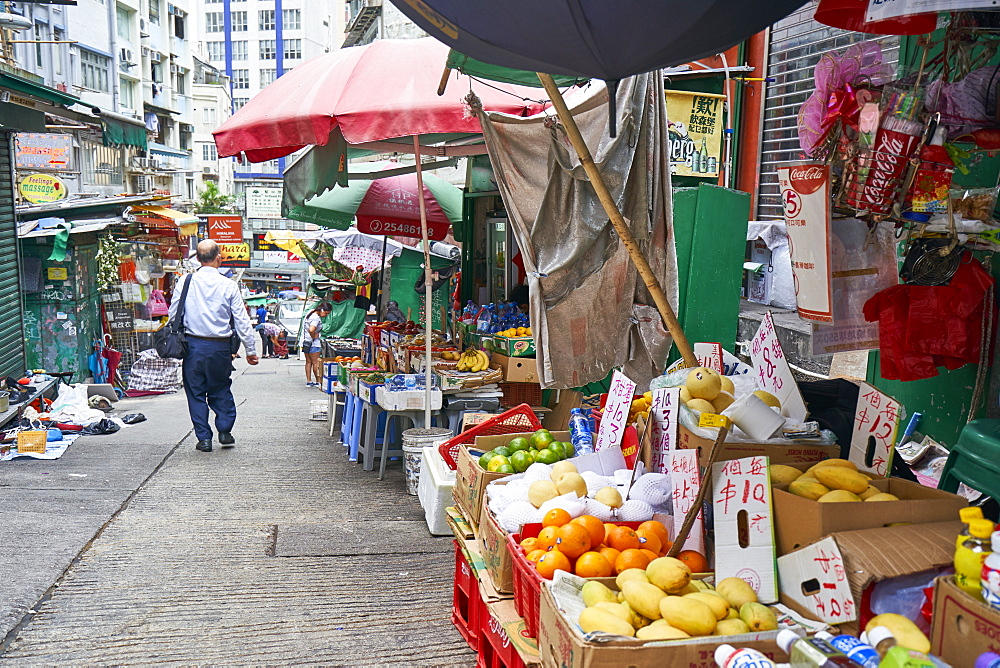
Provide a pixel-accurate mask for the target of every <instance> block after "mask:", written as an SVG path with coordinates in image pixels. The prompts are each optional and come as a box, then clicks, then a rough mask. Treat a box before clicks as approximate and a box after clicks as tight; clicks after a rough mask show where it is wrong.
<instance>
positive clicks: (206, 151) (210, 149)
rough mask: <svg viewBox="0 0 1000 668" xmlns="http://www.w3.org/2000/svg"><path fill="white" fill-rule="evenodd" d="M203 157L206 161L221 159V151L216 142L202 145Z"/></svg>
mask: <svg viewBox="0 0 1000 668" xmlns="http://www.w3.org/2000/svg"><path fill="white" fill-rule="evenodd" d="M201 159H202V160H203V161H204V162H216V161H217V160H218V159H219V151H218V149H216V148H215V144H213V143H208V144H202V145H201Z"/></svg>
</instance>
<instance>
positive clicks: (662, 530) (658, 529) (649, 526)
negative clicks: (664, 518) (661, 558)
mask: <svg viewBox="0 0 1000 668" xmlns="http://www.w3.org/2000/svg"><path fill="white" fill-rule="evenodd" d="M639 531H651V532H653V533H655V534H656V536H657V538H659V539H660V545H661V546H662V545H666V544H668V543H669V542H670V531H668V530H667V527H666V526H665V525H664V524H663V522H657V521H656V520H649V521H647V522H643V523H642V524H640V525H639V528H638V529H636V532H639Z"/></svg>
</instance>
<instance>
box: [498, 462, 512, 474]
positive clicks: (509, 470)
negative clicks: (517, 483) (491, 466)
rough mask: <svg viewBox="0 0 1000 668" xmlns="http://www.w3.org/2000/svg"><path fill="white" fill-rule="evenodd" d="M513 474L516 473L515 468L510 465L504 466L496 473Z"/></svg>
mask: <svg viewBox="0 0 1000 668" xmlns="http://www.w3.org/2000/svg"><path fill="white" fill-rule="evenodd" d="M513 472H514V467H513V466H511V465H510V464H504V465H503V466H501V467H500V468H498V469H497V470H496V471H495V473H513Z"/></svg>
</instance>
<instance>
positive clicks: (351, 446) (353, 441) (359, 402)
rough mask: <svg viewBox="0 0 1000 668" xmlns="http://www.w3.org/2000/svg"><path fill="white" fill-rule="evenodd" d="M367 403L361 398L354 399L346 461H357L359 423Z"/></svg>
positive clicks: (359, 442) (359, 441)
mask: <svg viewBox="0 0 1000 668" xmlns="http://www.w3.org/2000/svg"><path fill="white" fill-rule="evenodd" d="M366 405H367V402H366V401H365V400H364V399H362V398H361V397H358V396H355V397H354V411H353V413H352V414H351V435H350V441H348V444H347V448H348V449H347V453H348V454H347V461H349V462H356V461H358V447H359V446H360V445H361V421H362V420H363V419H364V417H365V406H366Z"/></svg>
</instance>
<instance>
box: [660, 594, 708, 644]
mask: <svg viewBox="0 0 1000 668" xmlns="http://www.w3.org/2000/svg"><path fill="white" fill-rule="evenodd" d="M660 614H661V615H662V616H663V619H665V620H666V621H667V624H670V625H671V626H673V627H674V628H676V629H680V630H681V631H684V633H687V634H688V635H691V636H708V635H712V632H713V631H715V626H716V623H717V621H718V620H716V618H715V613H714V612H712V609H711V608H710V607H708V605H707V604H705V603H702V602H701V601H696V600H694V599H691V598H688V597H687V596H665V597H664V598H663V599H662V600H661V601H660Z"/></svg>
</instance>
